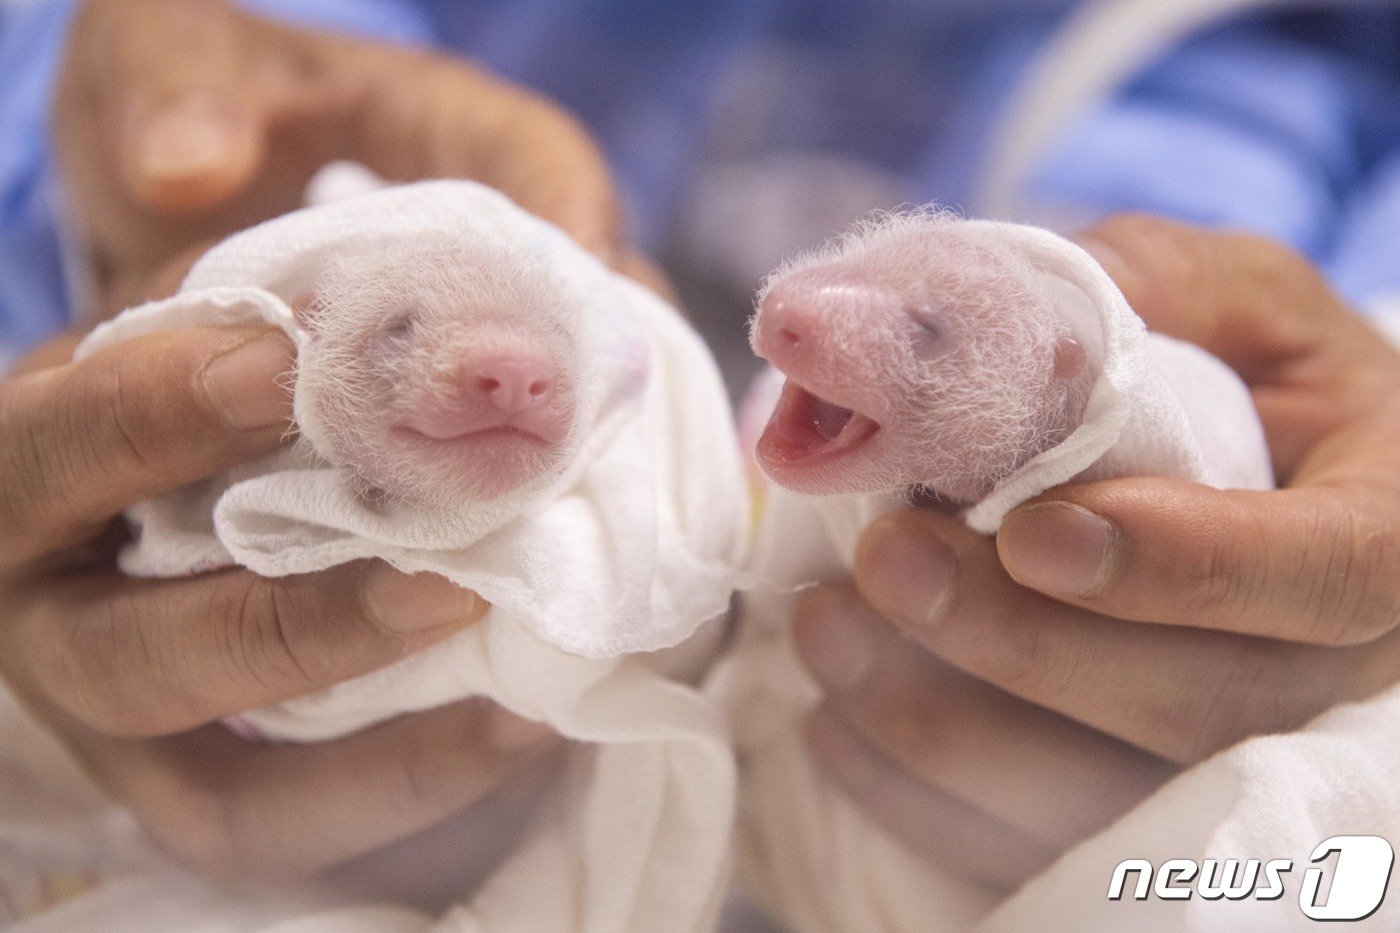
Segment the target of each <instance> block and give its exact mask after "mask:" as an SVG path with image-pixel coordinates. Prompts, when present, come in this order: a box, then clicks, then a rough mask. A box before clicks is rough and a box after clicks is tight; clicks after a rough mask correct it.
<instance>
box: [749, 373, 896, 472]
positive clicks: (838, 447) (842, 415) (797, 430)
mask: <svg viewBox="0 0 1400 933" xmlns="http://www.w3.org/2000/svg"><path fill="white" fill-rule="evenodd" d="M878 429H879V425H878V424H876V423H875V422H874V421H872V420H870V419H869V418H867V417H865V416H864V415H861V414H858V413H856V412H854V411H852V410H851V409H849V408H844V407H842V406H840V405H837V404H836V403H834V402H829V401H827V400H826V399H824V398H821V397H820V396H817V395H814V394H812V393H811V392H809V391H807V390H806V389H804V388H802V387H801V386H800V385H798V384H797V383H795V382H793V381H792V380H791V379H789V380H788V381H787V382H786V383H784V385H783V391H782V394H781V395H780V396H779V397H778V404H777V406H776V407H775V408H774V409H773V416H772V418H770V419H769V421H768V426H767V427H766V428H764V431H763V436H762V437H761V438H759V441H758V451H757V452H758V455H759V457H760V458H761V459H763V460H767V461H769V462H772V463H780V464H789V465H790V464H795V463H799V462H802V461H811V460H817V459H823V460H824V459H827V458H829V457H832V456H835V455H836V454H838V453H841V452H843V451H846V450H849V449H850V448H852V447H855V446H856V445H858V444H859V443H861V442H862V441H864V440H865V439H866V438H868V437H870V435H872V434H874V433H875V432H876V431H877V430H878Z"/></svg>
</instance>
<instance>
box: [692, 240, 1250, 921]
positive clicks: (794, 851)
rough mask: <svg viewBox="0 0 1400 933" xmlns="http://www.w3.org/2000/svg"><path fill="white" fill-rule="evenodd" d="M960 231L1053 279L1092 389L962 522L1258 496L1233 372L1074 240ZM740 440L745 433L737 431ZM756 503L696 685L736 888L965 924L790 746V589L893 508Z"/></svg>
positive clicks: (933, 883)
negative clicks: (1180, 490)
mask: <svg viewBox="0 0 1400 933" xmlns="http://www.w3.org/2000/svg"><path fill="white" fill-rule="evenodd" d="M969 223H977V224H978V225H979V226H980V227H983V228H984V229H985V230H986V232H988V233H989V234H993V235H996V236H999V237H1004V238H1009V239H1010V240H1011V241H1012V242H1015V243H1017V244H1019V245H1020V246H1021V247H1022V248H1023V249H1025V250H1026V251H1027V253H1028V255H1029V256H1030V258H1031V259H1032V261H1034V262H1035V264H1036V265H1037V266H1038V267H1039V268H1040V269H1042V270H1044V271H1046V272H1048V273H1050V274H1052V275H1053V276H1054V277H1055V279H1054V281H1055V285H1054V287H1055V288H1056V290H1057V292H1058V294H1057V295H1056V296H1055V298H1056V301H1055V304H1054V306H1055V308H1056V309H1057V311H1059V312H1061V313H1063V314H1064V315H1065V318H1066V319H1067V320H1068V322H1069V324H1070V327H1071V331H1072V333H1073V335H1074V337H1075V338H1076V339H1077V340H1078V341H1079V342H1080V344H1081V345H1082V346H1083V347H1084V349H1085V353H1086V357H1087V362H1088V366H1089V371H1090V372H1091V373H1093V374H1094V375H1095V377H1096V381H1095V384H1094V388H1093V391H1092V393H1091V394H1090V396H1089V401H1088V404H1087V406H1086V410H1085V417H1084V421H1083V423H1082V424H1081V426H1080V427H1079V428H1078V429H1077V430H1075V431H1074V432H1073V433H1072V434H1071V435H1070V436H1069V437H1068V438H1066V439H1065V441H1064V442H1063V443H1061V444H1060V445H1058V446H1057V447H1055V448H1053V449H1051V450H1048V451H1046V452H1045V453H1043V454H1041V455H1039V456H1037V457H1035V458H1033V459H1032V460H1031V461H1029V462H1028V463H1026V464H1025V465H1024V466H1023V467H1022V468H1021V469H1019V470H1017V471H1016V472H1015V473H1013V474H1012V475H1011V476H1009V477H1007V478H1006V479H1005V480H1004V481H1003V482H1001V483H1000V484H999V485H998V486H997V487H996V488H995V489H994V490H993V491H992V493H991V494H990V495H988V496H987V497H986V498H985V499H984V500H983V501H981V502H979V503H977V504H976V505H974V506H973V507H972V508H971V509H969V510H968V511H967V512H966V513H965V515H964V518H965V520H966V521H967V523H968V525H970V526H971V527H973V528H975V529H977V530H978V531H982V532H986V533H992V532H994V531H995V530H996V529H997V528H998V527H999V526H1000V525H1001V521H1002V519H1003V518H1004V517H1005V515H1006V513H1007V512H1008V511H1010V510H1011V509H1012V508H1014V507H1015V506H1016V505H1018V504H1019V503H1021V502H1024V501H1025V500H1026V499H1029V498H1030V497H1032V496H1034V495H1036V494H1038V493H1040V492H1042V491H1044V490H1046V489H1048V488H1050V487H1051V486H1054V485H1057V484H1059V483H1063V482H1066V481H1069V480H1071V479H1075V478H1104V477H1110V476H1138V475H1156V476H1171V477H1178V478H1181V479H1187V480H1192V481H1195V482H1200V483H1206V484H1209V485H1213V486H1218V487H1229V488H1256V489H1266V488H1270V487H1271V486H1272V485H1273V477H1272V468H1271V466H1270V461H1269V455H1268V450H1267V447H1266V445H1265V443H1264V437H1263V431H1262V429H1261V427H1260V425H1259V420H1258V417H1257V415H1256V414H1255V411H1254V408H1253V404H1252V402H1251V400H1250V398H1249V393H1248V391H1247V390H1246V388H1245V387H1244V385H1243V384H1242V383H1241V382H1240V380H1239V379H1238V377H1236V376H1235V375H1234V373H1233V372H1231V371H1230V370H1229V369H1228V368H1227V367H1225V366H1224V365H1223V364H1222V363H1220V362H1219V361H1218V360H1216V359H1215V358H1214V357H1211V356H1210V355H1209V354H1206V353H1204V352H1202V351H1201V350H1199V349H1197V348H1195V347H1192V346H1189V345H1187V344H1184V343H1181V342H1180V341H1176V340H1171V339H1169V338H1166V337H1162V336H1160V335H1156V334H1149V333H1147V332H1146V330H1145V329H1144V328H1143V325H1142V322H1141V320H1140V319H1139V318H1138V317H1137V315H1135V314H1134V313H1133V312H1132V310H1131V309H1130V308H1129V307H1128V304H1127V302H1126V300H1125V299H1124V298H1123V295H1122V293H1121V292H1119V291H1118V289H1117V287H1116V286H1115V285H1114V284H1113V282H1112V280H1111V279H1110V278H1109V277H1108V276H1107V275H1106V274H1105V273H1104V272H1103V270H1102V269H1101V268H1100V267H1099V265H1098V263H1097V262H1095V261H1094V260H1093V259H1092V258H1091V257H1090V256H1089V255H1088V254H1087V253H1085V252H1084V251H1083V250H1081V249H1079V248H1078V247H1076V246H1074V245H1073V244H1072V243H1069V242H1068V241H1066V240H1064V239H1062V238H1060V237H1058V236H1056V235H1054V234H1051V233H1048V232H1046V231H1043V230H1038V229H1035V228H1031V227H1024V226H1018V225H1013V224H1004V223H995V224H994V223H989V222H981V221H969ZM767 391H768V393H769V394H770V395H771V391H772V390H771V386H769V387H767ZM746 414H748V413H746ZM744 433H745V435H746V436H752V434H753V433H754V432H753V431H752V430H751V426H745V428H744ZM767 496H768V504H767V507H766V509H765V511H764V515H763V517H762V520H761V524H760V528H759V535H758V540H757V543H756V546H755V554H754V561H753V566H754V573H755V577H756V578H757V579H758V580H761V581H763V583H761V584H759V585H758V588H756V589H754V590H752V591H751V592H749V593H747V594H745V596H744V599H743V602H742V604H741V620H742V621H741V624H742V629H741V633H740V636H739V643H738V645H737V646H736V648H735V650H734V652H733V655H732V657H730V658H729V659H727V660H726V662H725V665H724V667H723V668H722V669H721V670H720V671H718V672H717V673H716V676H715V678H714V680H713V682H712V684H711V689H712V690H713V691H714V692H715V693H716V695H717V696H720V697H722V698H723V700H724V702H725V703H726V705H727V707H728V708H729V709H730V710H732V711H733V712H732V719H733V728H734V730H735V735H736V743H737V746H738V749H739V754H740V761H741V762H742V763H743V769H742V779H741V786H740V805H739V806H740V810H739V813H740V823H739V825H740V829H739V836H738V859H739V869H740V875H741V878H742V879H743V880H744V881H745V883H746V885H747V887H748V888H749V889H750V890H751V891H752V892H753V894H754V896H755V897H756V898H757V899H758V900H760V901H761V902H762V903H764V904H765V905H767V906H768V907H769V908H770V909H772V910H773V911H774V913H776V914H777V915H779V916H781V917H783V918H784V919H785V920H787V921H788V922H789V923H791V924H792V926H793V927H794V928H795V929H797V930H799V931H817V930H821V931H828V930H848V931H864V930H871V929H883V930H910V931H915V930H919V931H923V930H930V929H947V930H961V929H965V928H967V927H968V926H969V925H970V924H972V923H974V922H975V921H976V920H977V919H978V918H979V917H981V916H983V915H984V914H985V913H986V912H987V911H988V910H989V909H990V908H991V907H992V906H993V905H994V903H995V902H994V899H993V898H992V896H991V895H990V894H989V893H988V892H985V891H982V890H979V889H978V888H977V887H975V886H973V885H970V884H968V883H966V882H963V881H960V880H957V879H955V878H952V877H950V876H947V875H946V874H944V873H942V872H939V871H937V870H935V869H934V868H933V867H932V866H931V865H929V864H928V863H927V862H926V861H925V860H923V859H921V858H920V857H918V856H916V855H914V854H913V853H910V852H909V851H907V850H905V849H904V848H902V847H901V845H900V844H898V843H897V842H895V841H894V840H892V839H891V838H890V837H888V836H887V835H886V834H884V833H883V832H882V831H880V830H879V829H877V828H876V827H875V826H874V825H873V824H871V823H870V822H869V821H868V820H866V818H865V817H864V816H862V815H861V814H860V813H859V812H857V811H856V810H855V808H854V807H852V806H851V805H850V804H849V802H848V801H847V800H846V799H845V797H844V796H843V795H842V793H841V792H840V791H839V790H838V789H836V788H835V787H833V786H831V785H830V784H829V783H828V782H827V781H826V780H825V779H824V778H823V777H822V776H821V775H820V774H819V773H818V772H817V771H816V769H815V768H814V767H813V765H812V763H811V761H810V760H809V758H808V756H807V754H806V752H805V750H804V748H803V745H802V737H801V723H802V720H803V718H804V716H805V714H806V713H807V711H808V710H810V709H811V708H812V706H813V705H814V704H815V703H816V702H817V701H818V699H819V691H818V690H817V688H816V686H815V684H813V683H812V682H811V680H810V678H809V677H808V676H807V675H806V673H805V671H804V670H803V668H802V666H801V664H800V662H799V661H798V660H797V657H796V654H795V649H794V647H793V645H792V644H791V640H790V637H789V631H790V629H789V623H790V619H791V610H792V602H793V599H792V595H791V594H792V592H794V591H795V590H796V589H799V588H801V587H804V586H806V585H809V584H811V583H814V582H817V581H819V580H827V579H839V578H842V577H846V576H849V572H850V566H851V563H852V561H853V558H854V548H855V544H856V541H857V539H858V538H859V536H860V533H861V531H862V530H863V529H864V528H865V527H866V526H868V525H869V524H870V522H871V521H872V520H873V519H874V518H875V517H877V516H878V515H880V514H882V513H884V512H886V511H888V510H890V509H892V508H895V507H897V506H898V505H899V504H900V500H899V499H898V497H897V496H891V495H863V496H832V497H821V498H816V497H808V496H802V495H799V494H797V493H793V492H790V491H788V490H785V489H781V488H776V487H773V486H771V485H770V486H769V487H768V489H767ZM756 711H758V712H756ZM1104 884H1105V885H1106V884H1107V879H1106V878H1105V881H1104ZM1054 916H1058V914H1054Z"/></svg>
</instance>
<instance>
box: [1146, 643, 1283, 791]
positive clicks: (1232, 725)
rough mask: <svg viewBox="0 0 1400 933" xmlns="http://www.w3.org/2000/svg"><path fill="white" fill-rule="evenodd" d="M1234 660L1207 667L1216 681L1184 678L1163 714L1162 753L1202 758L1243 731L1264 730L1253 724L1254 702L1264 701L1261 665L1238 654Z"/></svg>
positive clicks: (1183, 761)
mask: <svg viewBox="0 0 1400 933" xmlns="http://www.w3.org/2000/svg"><path fill="white" fill-rule="evenodd" d="M1233 660H1234V663H1231V664H1228V665H1218V666H1212V667H1210V668H1209V672H1210V673H1211V674H1214V675H1217V676H1219V677H1220V679H1219V681H1218V683H1216V684H1214V685H1208V684H1202V683H1190V682H1187V683H1183V684H1182V685H1181V688H1180V693H1179V695H1178V696H1177V698H1176V701H1175V702H1173V703H1171V704H1169V705H1168V707H1167V712H1166V713H1165V714H1164V716H1163V719H1162V725H1163V731H1164V734H1165V736H1166V747H1165V749H1164V752H1165V754H1166V755H1167V757H1168V758H1170V759H1171V760H1172V761H1173V762H1175V763H1176V764H1179V765H1183V766H1189V765H1192V764H1195V763H1196V762H1199V761H1204V760H1205V759H1207V758H1209V757H1210V756H1211V755H1213V754H1215V753H1216V752H1218V751H1219V750H1221V749H1222V748H1227V747H1228V746H1230V745H1233V744H1235V743H1236V742H1237V741H1239V740H1240V739H1241V738H1243V737H1244V736H1246V735H1249V734H1253V733H1254V732H1257V731H1262V730H1263V728H1264V727H1263V726H1262V725H1260V726H1259V728H1252V726H1253V725H1254V723H1253V720H1254V718H1255V713H1256V709H1257V707H1258V705H1259V704H1260V703H1261V702H1268V700H1267V698H1266V697H1264V696H1263V695H1262V691H1263V688H1264V686H1265V684H1266V681H1265V679H1264V678H1263V676H1262V674H1263V672H1262V669H1261V667H1260V666H1259V665H1258V664H1253V663H1249V662H1248V661H1247V660H1246V658H1245V657H1244V656H1243V653H1241V656H1239V657H1236V658H1234V659H1233Z"/></svg>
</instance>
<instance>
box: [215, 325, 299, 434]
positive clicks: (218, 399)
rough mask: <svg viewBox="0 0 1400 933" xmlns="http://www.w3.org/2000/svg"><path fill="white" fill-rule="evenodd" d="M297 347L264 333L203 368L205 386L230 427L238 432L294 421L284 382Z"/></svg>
mask: <svg viewBox="0 0 1400 933" xmlns="http://www.w3.org/2000/svg"><path fill="white" fill-rule="evenodd" d="M295 359H296V350H295V349H294V348H293V347H292V342H291V341H290V340H288V339H287V338H286V337H285V336H284V335H282V334H280V333H271V334H264V335H263V336H261V337H255V338H254V339H252V340H249V341H247V342H246V343H242V344H239V345H238V346H236V347H234V348H233V349H232V350H227V351H225V352H223V353H221V354H219V355H218V356H216V357H214V359H212V360H210V361H209V364H208V365H207V366H205V367H204V388H205V391H206V392H208V393H209V399H210V401H211V402H213V404H214V407H215V408H216V409H217V410H218V412H219V414H220V415H221V416H222V417H223V419H224V421H225V423H227V424H228V426H229V427H231V428H234V429H236V430H239V431H248V430H251V429H253V428H265V427H268V426H270V425H274V424H281V423H284V422H287V421H290V420H291V417H292V396H291V393H290V392H288V391H287V389H286V387H285V385H284V379H283V377H285V376H286V375H287V373H289V372H291V371H292V367H293V365H294V362H295Z"/></svg>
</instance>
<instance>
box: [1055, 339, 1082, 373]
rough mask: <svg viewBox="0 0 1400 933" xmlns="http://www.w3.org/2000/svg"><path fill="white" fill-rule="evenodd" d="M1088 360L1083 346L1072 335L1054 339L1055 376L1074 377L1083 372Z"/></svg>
mask: <svg viewBox="0 0 1400 933" xmlns="http://www.w3.org/2000/svg"><path fill="white" fill-rule="evenodd" d="M1087 362H1088V360H1087V359H1086V358H1085V354H1084V347H1083V346H1082V345H1081V344H1080V343H1079V341H1078V340H1075V339H1074V338H1073V337H1061V338H1059V339H1058V340H1056V341H1055V378H1056V379H1065V380H1070V379H1075V378H1077V377H1078V376H1079V374H1080V373H1082V372H1084V367H1085V365H1086V364H1087Z"/></svg>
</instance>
